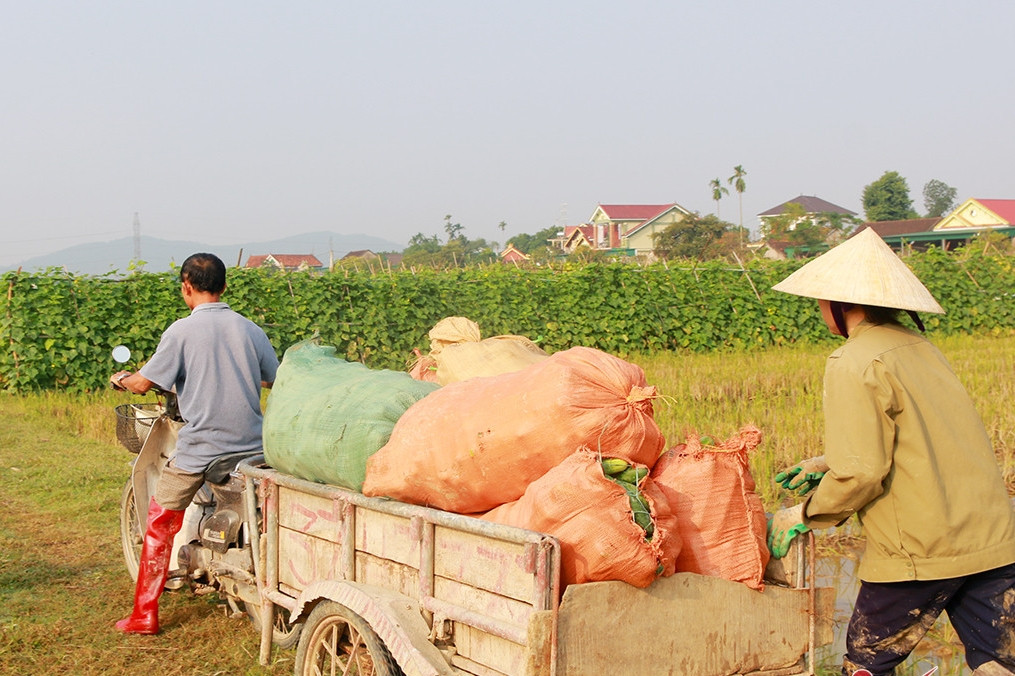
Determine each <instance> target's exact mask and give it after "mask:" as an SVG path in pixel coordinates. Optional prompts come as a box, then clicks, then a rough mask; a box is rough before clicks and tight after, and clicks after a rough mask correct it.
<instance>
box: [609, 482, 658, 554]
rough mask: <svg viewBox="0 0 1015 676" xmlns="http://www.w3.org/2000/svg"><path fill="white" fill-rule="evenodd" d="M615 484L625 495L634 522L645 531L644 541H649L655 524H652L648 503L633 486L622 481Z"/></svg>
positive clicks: (653, 532)
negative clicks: (618, 485) (617, 484)
mask: <svg viewBox="0 0 1015 676" xmlns="http://www.w3.org/2000/svg"><path fill="white" fill-rule="evenodd" d="M617 483H619V484H620V486H621V488H623V489H624V492H625V493H627V502H628V504H629V505H630V507H631V514H632V515H633V516H634V522H635V523H636V524H638V526H639V527H641V529H642V530H643V531H645V539H646V540H651V539H652V535H653V534H655V524H654V523H652V512H651V510H650V509H649V506H648V502H647V501H646V500H645V498H644V497H642V494H641V491H639V490H638V487H637V486H635V485H634V484H632V483H628V482H624V481H618V482H617Z"/></svg>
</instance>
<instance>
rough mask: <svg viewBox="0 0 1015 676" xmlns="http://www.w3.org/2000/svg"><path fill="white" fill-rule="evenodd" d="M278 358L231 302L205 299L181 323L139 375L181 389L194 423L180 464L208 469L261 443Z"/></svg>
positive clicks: (183, 439)
mask: <svg viewBox="0 0 1015 676" xmlns="http://www.w3.org/2000/svg"><path fill="white" fill-rule="evenodd" d="M277 369H278V357H277V356H276V355H275V350H274V349H273V348H272V346H271V342H270V341H269V340H268V336H267V335H265V333H264V331H263V330H261V328H260V327H259V326H257V324H255V323H254V322H252V321H250V320H249V319H247V318H246V317H243V316H242V315H239V314H237V313H236V312H233V311H232V310H231V309H230V308H229V306H228V305H227V304H225V303H203V304H201V305H198V306H197V307H195V308H194V309H193V311H192V312H191V313H190V315H189V316H187V317H184V318H183V319H178V320H177V321H175V322H173V323H172V325H170V327H169V328H168V329H166V331H165V333H163V334H162V338H161V340H160V341H159V346H158V348H157V349H156V350H155V354H154V355H152V358H151V359H150V360H149V361H148V363H147V364H145V365H144V366H143V367H141V369H140V371H139V373H140V374H141V375H143V376H144V377H145V378H147V379H148V380H150V381H152V382H153V383H155V384H156V385H158V386H159V387H161V388H162V389H165V390H169V389H172V388H173V387H174V386H175V387H176V394H177V398H178V399H179V403H180V414H181V415H182V416H183V419H184V420H186V421H187V422H186V424H185V425H184V426H183V428H182V429H181V430H180V436H179V440H178V441H177V443H176V448H177V454H176V466H177V467H179V468H180V469H182V470H183V471H185V472H195V473H196V472H203V471H204V469H205V468H206V467H207V466H208V464H209V463H211V462H212V461H213V460H215V459H216V458H218V457H219V456H221V455H224V454H226V453H236V452H241V451H257V450H259V449H260V448H261V420H262V416H261V381H265V382H269V383H270V382H274V380H275V372H276V370H277Z"/></svg>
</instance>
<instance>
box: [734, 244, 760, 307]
mask: <svg viewBox="0 0 1015 676" xmlns="http://www.w3.org/2000/svg"><path fill="white" fill-rule="evenodd" d="M733 258H735V259H736V261H737V264H738V265H740V270H741V271H742V272H743V273H744V277H746V278H747V281H748V282H750V284H751V288H752V289H754V295H755V296H757V297H758V302H759V303H760V302H761V294H760V293H758V287H756V286H754V280H753V279H751V276H750V275H749V274H747V268H745V267H744V262H743V261H742V260H740V256H738V255H737V252H736V251H734V252H733Z"/></svg>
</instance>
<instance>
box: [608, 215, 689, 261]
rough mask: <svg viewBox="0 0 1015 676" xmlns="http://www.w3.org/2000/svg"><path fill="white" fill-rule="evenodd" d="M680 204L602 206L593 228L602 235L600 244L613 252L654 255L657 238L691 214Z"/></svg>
mask: <svg viewBox="0 0 1015 676" xmlns="http://www.w3.org/2000/svg"><path fill="white" fill-rule="evenodd" d="M690 213H691V212H689V211H688V210H687V209H685V208H684V207H682V206H680V205H679V204H677V203H676V202H671V203H669V204H600V205H598V206H597V207H596V210H595V211H594V212H592V217H591V218H590V219H589V224H590V225H592V226H594V228H595V232H597V233H601V237H600V238H594V239H600V241H602V242H604V243H605V245H606V247H608V248H610V249H631V250H633V252H634V253H635V254H636V255H651V254H652V252H653V251H654V250H655V241H654V240H653V235H655V233H657V232H662V231H663V230H665V229H666V228H668V227H669V226H671V225H673V224H674V223H679V222H680V221H682V220H683V219H684V217H685V216H687V215H688V214H690Z"/></svg>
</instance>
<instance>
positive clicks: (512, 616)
mask: <svg viewBox="0 0 1015 676" xmlns="http://www.w3.org/2000/svg"><path fill="white" fill-rule="evenodd" d="M434 596H435V597H436V598H439V599H441V600H442V601H446V602H448V603H453V604H455V605H458V606H462V607H463V608H467V609H468V610H471V611H474V612H477V613H481V614H483V615H486V616H488V617H492V618H494V619H496V620H498V621H500V622H505V623H508V624H513V625H515V626H517V627H519V629H525V627H527V626H528V623H529V618H530V617H531V616H532V614H533V613H534V612H535V609H534V608H533V607H532V605H530V604H528V603H524V602H522V601H517V600H515V599H512V598H508V597H506V596H501V595H500V594H493V593H491V592H488V591H485V590H483V589H478V588H476V587H472V586H470V585H467V584H462V583H461V582H459V581H457V580H449V579H448V578H446V577H436V578H434Z"/></svg>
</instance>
